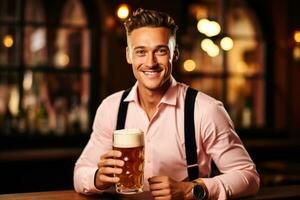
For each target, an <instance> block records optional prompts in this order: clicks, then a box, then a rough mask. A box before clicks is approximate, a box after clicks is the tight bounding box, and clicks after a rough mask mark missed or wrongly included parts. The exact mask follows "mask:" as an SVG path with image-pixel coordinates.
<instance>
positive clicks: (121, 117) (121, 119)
mask: <svg viewBox="0 0 300 200" xmlns="http://www.w3.org/2000/svg"><path fill="white" fill-rule="evenodd" d="M130 90H131V88H129V89H127V90H125V91H124V92H123V94H122V97H121V101H120V106H119V111H118V118H117V127H116V130H119V129H123V128H124V127H125V121H126V115H127V108H128V102H127V101H124V99H125V98H126V97H127V95H128V94H129V92H130Z"/></svg>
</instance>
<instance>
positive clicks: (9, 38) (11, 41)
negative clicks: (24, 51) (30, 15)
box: [3, 35, 14, 48]
mask: <svg viewBox="0 0 300 200" xmlns="http://www.w3.org/2000/svg"><path fill="white" fill-rule="evenodd" d="M3 44H4V46H5V47H7V48H10V47H12V46H13V44H14V38H13V37H12V36H11V35H6V36H5V37H4V38H3Z"/></svg>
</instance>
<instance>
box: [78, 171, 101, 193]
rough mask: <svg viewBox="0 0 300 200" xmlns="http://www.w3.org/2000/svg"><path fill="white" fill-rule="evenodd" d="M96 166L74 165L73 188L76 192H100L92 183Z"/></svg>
mask: <svg viewBox="0 0 300 200" xmlns="http://www.w3.org/2000/svg"><path fill="white" fill-rule="evenodd" d="M97 169H98V168H95V167H83V166H80V167H78V166H75V169H74V180H73V181H74V189H75V191H76V192H78V193H82V194H93V193H101V192H102V191H101V190H98V189H97V188H96V186H95V184H94V177H95V173H96V171H97Z"/></svg>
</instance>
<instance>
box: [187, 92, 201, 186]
mask: <svg viewBox="0 0 300 200" xmlns="http://www.w3.org/2000/svg"><path fill="white" fill-rule="evenodd" d="M196 96H197V90H194V89H192V88H190V87H189V88H188V89H187V92H186V97H185V102H184V141H185V154H186V162H187V166H188V169H187V170H188V176H189V180H190V181H192V180H194V179H197V178H199V168H198V162H197V146H196V138H195V120H194V108H195V99H196Z"/></svg>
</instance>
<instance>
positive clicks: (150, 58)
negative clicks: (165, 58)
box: [145, 53, 157, 67]
mask: <svg viewBox="0 0 300 200" xmlns="http://www.w3.org/2000/svg"><path fill="white" fill-rule="evenodd" d="M145 64H146V65H147V66H148V67H152V66H155V65H157V58H156V56H155V54H154V53H149V54H148V55H147V60H146V63H145Z"/></svg>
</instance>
